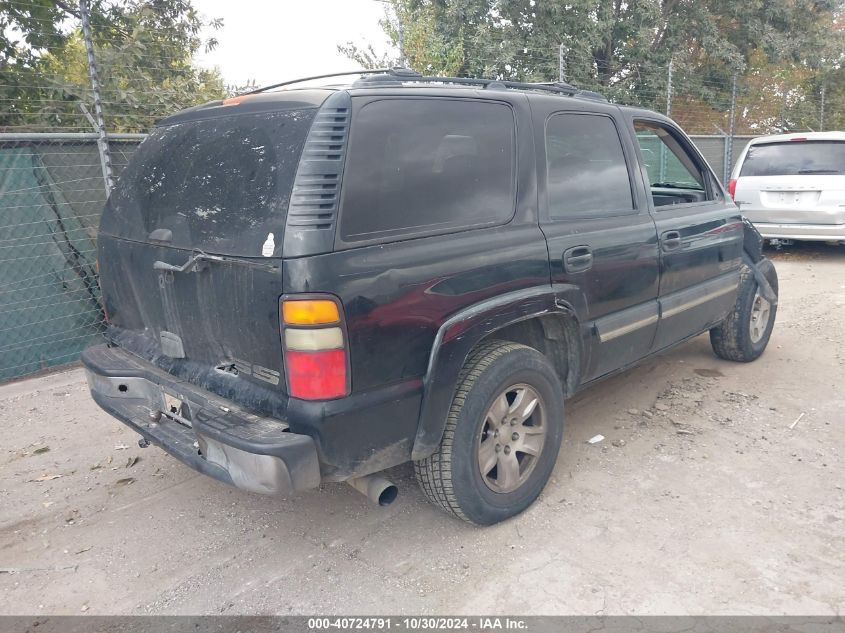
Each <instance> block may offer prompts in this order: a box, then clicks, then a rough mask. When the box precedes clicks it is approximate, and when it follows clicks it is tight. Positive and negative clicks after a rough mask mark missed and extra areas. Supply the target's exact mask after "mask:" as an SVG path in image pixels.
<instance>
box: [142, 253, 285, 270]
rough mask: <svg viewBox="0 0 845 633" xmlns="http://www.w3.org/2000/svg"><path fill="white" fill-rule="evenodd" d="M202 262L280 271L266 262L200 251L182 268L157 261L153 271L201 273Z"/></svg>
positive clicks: (154, 263)
mask: <svg viewBox="0 0 845 633" xmlns="http://www.w3.org/2000/svg"><path fill="white" fill-rule="evenodd" d="M200 262H223V263H226V264H240V265H241V266H250V267H252V268H261V269H264V270H269V271H270V272H276V271H278V270H279V268H278V266H275V265H273V264H265V263H264V262H256V261H252V260H249V259H239V258H235V257H221V256H220V255H209V254H208V253H203V252H202V251H200V250H196V251H194V254H193V255H192V256H191V257H190V258H188V261H186V262H185V263H184V264H182V265H181V266H175V265H173V264H168V263H167V262H162V261H155V262H153V270H163V271H166V272H170V273H184V272H200V271H201V270H202V269H203V268H204V266H200V265H199V264H200Z"/></svg>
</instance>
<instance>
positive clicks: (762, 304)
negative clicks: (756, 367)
mask: <svg viewBox="0 0 845 633" xmlns="http://www.w3.org/2000/svg"><path fill="white" fill-rule="evenodd" d="M757 266H759V267H760V270H761V271H762V272H763V274H764V275H765V277H766V279H767V280H768V282H769V285H771V287H772V290H774V291H775V294H777V292H778V276H777V272H776V271H775V267H774V265H773V264H772V262H770V261H769V260H768V259H762V260H760V262H758V264H757ZM776 314H777V304H774V305H772V304H770V303H769V302H768V301H766V300H765V299H764V298H763V297H762V295H761V294H760V288H759V286H758V284H757V280H756V279H754V274H753V273H752V272H751V269H750V268H748V266H746V265H743V267H742V273H741V276H740V283H739V294H738V295H737V299H736V305H735V306H734V308H733V310H731V312H730V314H728V316H727V317H725V320H724V321H722V323H720V324H719V325H718V326H716V327H714V328H713V329H712V330H710V344H711V345H712V346H713V351H714V352H715V353H716V356H718V357H719V358H724V359H725V360H732V361H736V362H740V363H749V362H751V361H753V360H756V359H757V358H759V357H760V355H761V354H762V353H763V351H764V350H765V349H766V346H767V345H768V344H769V338H770V337H771V335H772V328H773V327H774V325H775V316H776Z"/></svg>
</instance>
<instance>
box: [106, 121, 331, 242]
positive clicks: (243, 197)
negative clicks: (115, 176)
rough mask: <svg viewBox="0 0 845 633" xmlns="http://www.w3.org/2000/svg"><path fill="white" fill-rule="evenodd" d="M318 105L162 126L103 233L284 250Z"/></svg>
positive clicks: (142, 152)
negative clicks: (166, 233) (167, 234)
mask: <svg viewBox="0 0 845 633" xmlns="http://www.w3.org/2000/svg"><path fill="white" fill-rule="evenodd" d="M314 113H315V109H304V110H287V111H282V112H272V113H261V114H247V115H237V116H226V117H217V118H212V119H205V120H200V121H189V122H186V123H178V124H175V125H170V126H167V127H162V128H157V129H156V130H155V131H154V132H153V133H152V134H151V135H150V136H149V137H148V138H147V139H146V140H145V141H144V142H143V143H142V144H141V146H140V148H139V149H138V151H137V152H136V153H135V155H134V156H133V157H132V160H131V162H130V164H129V165H128V166H127V168H126V169H125V170H124V172H123V173H122V174H121V176H120V180H119V182H118V184H117V186H116V187H115V190H114V191H113V193H112V195H111V197H110V199H109V202H108V205H107V208H106V212H105V213H104V215H103V221H102V230H103V232H105V233H107V234H111V235H116V236H119V237H125V238H128V239H133V240H138V241H145V240H148V239H149V235H150V233H152V232H153V231H155V230H157V229H165V230H170V231H171V232H172V236H173V237H172V242H171V244H172V245H173V246H176V247H180V248H190V249H201V250H204V251H207V252H210V253H218V254H224V255H242V256H252V257H260V256H261V255H262V248H263V247H264V245H265V243H266V242H268V234H269V233H273V234H274V235H273V238H274V240H273V242H274V244H275V246H276V249H275V252H276V253H279V252H280V247H281V244H282V239H281V238H282V233H283V231H284V224H285V214H286V212H287V207H288V202H289V200H290V193H291V187H292V185H293V179H294V177H295V175H296V169H297V165H298V163H299V155H300V153H301V152H302V146H303V144H304V142H305V137H306V135H307V133H308V129H309V127H310V124H311V121H312V119H313V118H314Z"/></svg>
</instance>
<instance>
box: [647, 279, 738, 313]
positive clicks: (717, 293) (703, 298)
mask: <svg viewBox="0 0 845 633" xmlns="http://www.w3.org/2000/svg"><path fill="white" fill-rule="evenodd" d="M738 285H739V283H736V284H733V285H730V286H725V287H724V288H720V289H719V290H714V291H712V292H708V293H707V294H704V295H701V296H700V297H696V298H695V299H692V300H691V301H687V302H686V303H682V304H681V305H678V306H675V307H674V308H669V309H668V310H665V311H664V310H663V306H662V305H661V307H660V317H661V318H663V319H666V318H669V317H672V316H675V315H676V314H680V313H681V312H685V311H686V310H689V309H691V308H694V307H696V306H700V305H701V304H702V303H707V302H708V301H710V300H711V299H715V298H716V297H721V296H722V295H725V294H728V293H729V292H733V291H735V290H736V287H737V286H738Z"/></svg>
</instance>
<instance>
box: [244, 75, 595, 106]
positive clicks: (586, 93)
mask: <svg viewBox="0 0 845 633" xmlns="http://www.w3.org/2000/svg"><path fill="white" fill-rule="evenodd" d="M349 75H364V76H363V77H361V78H360V79H358V80H356V81H355V82H353V84H352V85H353V86H355V87H366V86H373V87H375V86H383V85H397V84H402V83H410V82H415V83H443V84H455V85H460V86H481V87H482V88H485V89H488V90H503V89H508V88H511V89H516V90H543V91H546V92H552V93H555V94H560V95H565V96H568V97H583V98H586V99H594V100H597V101H607V99H606V98H605V97H604V96H603V95H601V94H599V93H597V92H593V91H591V90H581V89H579V88H577V87H575V86H573V85H572V84H568V83H565V82H562V81H555V82H538V83H532V82H524V81H507V80H502V79H476V78H474V77H441V76H438V75H423V74H421V73H418V72H416V71H414V70H411V69H410V68H377V69H373V70H355V71H350V72H343V73H330V74H327V75H315V76H313V77H305V78H303V79H294V80H292V81H285V82H282V83H278V84H272V85H269V86H264V87H262V88H258V89H257V90H253V91H251V92H247V93H246V94H256V93H259V92H264V91H265V90H271V89H273V88H281V87H282V86H290V85H293V84H298V83H302V82H305V81H311V80H313V79H326V78H329V77H346V76H349Z"/></svg>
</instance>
